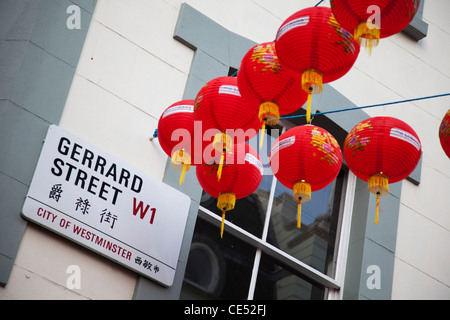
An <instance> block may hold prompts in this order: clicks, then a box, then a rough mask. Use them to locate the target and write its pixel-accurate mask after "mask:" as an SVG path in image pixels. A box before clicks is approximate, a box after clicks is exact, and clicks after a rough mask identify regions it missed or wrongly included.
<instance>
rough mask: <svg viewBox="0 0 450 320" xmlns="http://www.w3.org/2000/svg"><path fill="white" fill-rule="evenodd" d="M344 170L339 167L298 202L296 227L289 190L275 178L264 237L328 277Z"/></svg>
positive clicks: (293, 206)
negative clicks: (330, 180) (307, 198)
mask: <svg viewBox="0 0 450 320" xmlns="http://www.w3.org/2000/svg"><path fill="white" fill-rule="evenodd" d="M344 174H345V173H344V171H343V170H341V172H340V174H339V176H338V177H337V178H336V180H335V181H334V182H333V183H331V184H330V185H328V186H327V187H325V188H323V189H321V190H318V191H316V192H313V193H312V194H311V200H310V201H309V202H306V203H303V204H302V219H301V220H302V225H301V228H300V229H297V226H296V224H297V203H296V202H294V200H293V196H292V190H291V189H288V188H286V187H285V186H283V185H282V184H281V183H280V182H278V181H277V185H276V189H275V198H274V201H273V207H272V212H271V218H270V225H269V232H268V237H267V242H269V243H270V244H272V245H274V246H276V247H277V248H280V249H281V250H283V251H284V252H286V253H288V254H290V255H291V256H293V257H295V258H296V259H298V260H300V261H302V262H304V263H306V264H308V265H310V266H311V267H313V268H315V269H317V270H318V271H320V272H322V273H324V274H327V275H329V276H331V277H333V276H334V263H333V261H334V260H333V258H334V256H335V248H337V246H336V233H337V225H338V218H339V209H340V200H341V194H342V188H343V180H344Z"/></svg>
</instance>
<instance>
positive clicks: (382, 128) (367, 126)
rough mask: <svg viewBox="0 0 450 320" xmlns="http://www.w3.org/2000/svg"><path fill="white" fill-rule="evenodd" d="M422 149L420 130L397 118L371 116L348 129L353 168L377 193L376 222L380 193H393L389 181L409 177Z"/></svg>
mask: <svg viewBox="0 0 450 320" xmlns="http://www.w3.org/2000/svg"><path fill="white" fill-rule="evenodd" d="M421 152H422V145H421V143H420V140H419V137H418V136H417V134H416V133H415V132H414V130H413V129H412V128H411V127H410V126H409V125H408V124H406V123H405V122H403V121H401V120H399V119H396V118H392V117H387V116H380V117H373V118H369V119H366V120H364V121H361V122H360V123H358V124H357V125H356V126H355V127H354V128H353V129H352V130H351V131H350V132H349V133H348V135H347V138H346V139H345V142H344V158H345V160H346V162H347V165H348V167H349V168H350V170H351V171H352V172H353V173H354V174H355V175H356V176H357V177H358V178H360V179H362V180H364V181H367V182H368V184H369V190H370V192H372V193H373V194H376V195H377V209H376V216H375V223H376V224H378V211H379V203H380V196H385V195H387V194H388V193H389V183H394V182H398V181H400V180H403V179H405V178H406V177H407V176H408V175H409V174H410V173H411V172H412V171H413V170H414V168H415V167H416V166H417V163H418V162H419V159H420V155H421Z"/></svg>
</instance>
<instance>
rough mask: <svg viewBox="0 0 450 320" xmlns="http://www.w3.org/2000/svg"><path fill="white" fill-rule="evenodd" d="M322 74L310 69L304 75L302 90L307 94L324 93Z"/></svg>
mask: <svg viewBox="0 0 450 320" xmlns="http://www.w3.org/2000/svg"><path fill="white" fill-rule="evenodd" d="M322 82H323V77H322V73H320V72H319V71H317V70H314V69H309V70H305V71H303V73H302V88H303V90H305V91H306V92H310V91H311V90H312V93H314V94H316V93H321V92H322Z"/></svg>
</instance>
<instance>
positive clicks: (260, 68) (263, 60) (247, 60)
mask: <svg viewBox="0 0 450 320" xmlns="http://www.w3.org/2000/svg"><path fill="white" fill-rule="evenodd" d="M237 79H238V85H239V91H240V92H241V94H242V96H243V97H244V98H246V99H247V100H248V101H249V103H250V104H252V105H255V106H259V115H258V116H259V120H260V121H262V123H263V127H262V129H263V132H262V134H261V144H262V141H263V138H262V137H263V136H264V129H265V126H266V124H268V125H276V124H277V123H278V121H279V119H280V115H285V114H288V113H291V112H294V111H296V110H297V109H299V108H301V107H302V106H303V104H304V103H305V102H306V100H307V94H306V92H305V91H303V90H301V85H302V84H301V79H300V77H298V75H297V74H296V73H294V72H292V71H291V70H289V69H286V68H283V67H282V66H281V64H280V62H279V60H278V56H277V53H276V50H275V42H266V43H261V44H258V45H256V46H254V47H253V48H251V49H250V50H249V51H248V52H247V53H246V55H245V56H244V58H243V59H242V61H241V65H240V68H239V72H238V75H237ZM260 147H261V145H260Z"/></svg>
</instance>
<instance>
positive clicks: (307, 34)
mask: <svg viewBox="0 0 450 320" xmlns="http://www.w3.org/2000/svg"><path fill="white" fill-rule="evenodd" d="M275 46H276V50H277V54H278V58H279V59H280V63H281V65H282V66H283V67H286V68H289V69H291V70H294V71H296V72H297V73H300V74H301V78H302V87H303V89H304V90H305V91H306V92H308V105H307V122H308V123H309V122H310V108H311V94H312V93H320V92H322V83H328V82H331V81H334V80H336V79H339V78H340V77H342V76H343V75H345V74H346V73H347V72H348V71H349V70H350V68H351V67H352V66H353V64H354V63H355V61H356V59H357V57H358V54H359V44H358V42H356V41H355V40H354V39H353V36H352V34H351V33H350V32H348V31H347V30H345V29H344V28H342V27H341V26H340V25H339V24H338V23H337V21H336V19H335V18H334V16H333V14H332V13H331V9H330V8H326V7H311V8H306V9H303V10H300V11H298V12H296V13H294V14H293V15H291V16H290V17H289V18H287V19H286V20H285V21H284V22H283V24H282V25H281V26H280V28H279V29H278V32H277V37H276V41H275Z"/></svg>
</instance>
